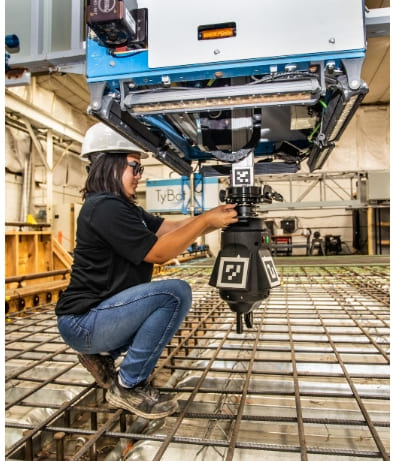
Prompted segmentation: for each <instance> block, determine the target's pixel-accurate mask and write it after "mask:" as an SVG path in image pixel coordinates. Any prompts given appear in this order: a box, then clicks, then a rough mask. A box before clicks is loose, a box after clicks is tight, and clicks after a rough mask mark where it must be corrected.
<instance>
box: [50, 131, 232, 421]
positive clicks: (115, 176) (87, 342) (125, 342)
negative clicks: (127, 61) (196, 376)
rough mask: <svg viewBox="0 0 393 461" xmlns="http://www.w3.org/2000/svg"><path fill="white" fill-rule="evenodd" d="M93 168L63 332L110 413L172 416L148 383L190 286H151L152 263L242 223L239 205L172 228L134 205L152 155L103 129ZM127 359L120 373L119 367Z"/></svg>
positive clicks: (92, 147)
mask: <svg viewBox="0 0 393 461" xmlns="http://www.w3.org/2000/svg"><path fill="white" fill-rule="evenodd" d="M82 154H83V155H85V156H87V157H88V158H89V159H90V161H91V163H90V166H89V172H88V177H87V180H86V184H85V187H84V189H83V200H84V203H83V206H82V208H81V211H80V214H79V217H78V222H77V233H76V247H75V251H74V262H73V266H72V273H71V280H70V283H69V286H68V287H67V289H66V290H65V291H64V292H63V293H62V295H61V297H60V299H59V301H58V303H57V305H56V314H57V316H58V328H59V331H60V333H61V335H62V337H63V339H64V341H65V342H66V343H67V344H68V345H69V346H71V347H72V348H73V349H75V350H76V351H77V352H78V357H79V360H80V362H81V363H82V364H83V365H84V366H85V367H86V368H87V369H88V370H89V371H90V373H91V374H92V375H93V377H94V378H95V380H96V382H97V384H98V385H99V386H102V387H104V388H107V389H108V390H107V392H106V399H107V401H108V403H109V404H110V405H111V406H114V407H117V408H122V409H125V410H128V411H130V412H132V413H135V414H136V415H138V416H142V417H144V418H149V419H155V418H162V417H165V416H168V415H170V414H172V413H174V412H175V411H176V410H177V408H178V405H177V401H176V399H175V398H174V397H173V395H171V394H163V393H160V392H159V391H158V389H155V388H153V387H152V386H151V385H150V384H149V382H148V381H149V379H148V378H149V375H150V374H151V372H152V371H153V369H154V367H155V365H156V363H157V361H158V359H159V357H160V355H161V353H162V351H163V349H164V347H165V346H166V345H167V344H168V343H169V341H170V340H171V338H172V337H173V335H174V334H175V333H176V331H177V330H178V328H179V326H180V324H181V322H182V321H183V319H184V318H185V316H186V314H187V312H188V311H189V309H190V307H191V301H192V299H191V289H190V286H189V285H188V284H187V283H186V282H185V281H183V280H178V279H169V280H160V281H153V282H152V281H151V277H152V272H153V264H154V263H157V264H162V263H164V262H165V261H168V260H169V259H172V258H174V257H176V256H177V255H178V254H179V253H182V252H183V251H185V250H186V248H187V247H189V246H190V245H191V244H192V243H193V242H194V241H195V239H196V238H197V237H198V236H200V235H203V234H205V233H207V232H209V231H212V230H214V229H219V228H224V227H226V226H228V225H229V224H232V223H235V222H236V221H237V213H236V211H235V209H234V205H231V204H227V205H221V206H218V207H216V208H214V209H212V210H209V211H206V212H204V213H203V214H201V215H198V216H194V217H189V218H185V219H182V220H180V221H171V220H167V219H163V218H161V217H158V216H154V215H152V214H150V213H148V212H146V211H145V210H144V209H143V208H141V207H139V206H137V205H136V203H135V192H136V189H137V186H138V181H139V180H140V179H141V176H142V173H143V166H142V164H141V159H143V158H146V157H147V154H146V153H145V152H143V151H142V150H141V149H140V148H139V147H137V146H135V145H134V144H132V143H130V142H129V141H128V140H126V139H125V138H124V137H122V136H120V135H119V134H118V133H116V132H114V131H113V130H111V129H110V128H109V127H107V126H106V125H104V124H102V123H98V124H97V125H94V126H93V127H92V128H90V129H89V130H88V132H87V133H86V137H85V140H84V143H83V146H82ZM123 353H124V358H123V360H122V361H121V364H120V368H119V370H118V373H116V370H115V366H114V361H115V360H116V359H117V358H118V357H120V355H121V354H123Z"/></svg>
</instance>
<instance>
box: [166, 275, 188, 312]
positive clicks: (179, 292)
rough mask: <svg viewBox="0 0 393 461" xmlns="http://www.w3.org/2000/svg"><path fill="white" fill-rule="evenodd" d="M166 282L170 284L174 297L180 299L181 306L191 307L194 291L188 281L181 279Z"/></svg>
mask: <svg viewBox="0 0 393 461" xmlns="http://www.w3.org/2000/svg"><path fill="white" fill-rule="evenodd" d="M166 282H168V284H169V285H168V287H169V289H170V290H171V292H172V293H173V294H174V296H176V297H177V298H179V299H180V301H181V304H184V305H187V306H188V307H190V306H191V302H192V290H191V287H190V285H189V284H188V283H187V282H186V281H184V280H180V279H170V280H167V281H166Z"/></svg>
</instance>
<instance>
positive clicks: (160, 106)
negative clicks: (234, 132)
mask: <svg viewBox="0 0 393 461" xmlns="http://www.w3.org/2000/svg"><path fill="white" fill-rule="evenodd" d="M320 93H321V87H320V85H319V82H318V80H317V79H313V78H311V79H307V80H298V81H291V82H274V83H260V84H256V85H239V86H224V87H217V88H184V87H179V88H176V89H173V88H172V89H168V90H162V89H159V90H157V91H150V92H149V93H144V92H140V93H129V94H128V95H127V96H126V98H125V100H124V105H125V107H126V108H127V109H128V110H129V111H130V112H131V113H134V114H157V113H161V114H162V113H174V112H195V111H205V110H217V109H220V110H221V109H234V108H240V107H260V106H265V105H277V104H280V105H284V104H306V105H313V104H315V103H316V102H317V101H318V99H319V97H320Z"/></svg>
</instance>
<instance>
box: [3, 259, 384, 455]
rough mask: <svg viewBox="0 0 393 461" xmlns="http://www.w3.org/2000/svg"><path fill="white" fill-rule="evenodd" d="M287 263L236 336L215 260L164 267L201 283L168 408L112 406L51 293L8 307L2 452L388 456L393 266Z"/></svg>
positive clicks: (173, 357) (171, 355) (158, 378)
mask: <svg viewBox="0 0 393 461" xmlns="http://www.w3.org/2000/svg"><path fill="white" fill-rule="evenodd" d="M278 269H279V273H280V277H281V280H282V284H281V286H280V287H279V288H276V289H274V290H272V291H271V294H270V296H269V298H268V299H266V300H264V301H263V302H261V305H260V307H259V308H258V309H256V310H255V311H254V326H253V328H251V329H246V330H245V332H244V333H243V334H241V335H239V334H237V333H236V326H235V313H234V312H231V311H230V310H229V308H228V307H227V305H226V304H225V303H224V302H223V301H222V300H221V299H220V298H219V297H218V294H217V291H216V290H215V289H214V288H212V287H209V286H208V285H207V280H208V277H209V275H210V272H211V267H209V266H193V265H190V266H184V267H178V268H175V269H173V270H170V271H169V272H168V273H167V274H163V275H160V276H159V277H158V278H165V277H180V278H183V279H185V280H187V281H188V282H189V283H190V284H191V285H192V289H193V308H192V310H191V311H190V313H189V315H188V316H187V318H186V319H185V321H184V322H183V324H182V325H181V328H180V329H179V331H178V333H177V334H176V335H175V337H174V338H173V340H172V341H171V343H170V344H169V345H168V346H167V348H166V349H165V351H164V353H163V354H162V356H161V358H160V361H159V363H158V364H157V367H156V369H155V371H154V374H153V377H154V383H155V385H157V386H159V387H160V388H161V389H162V390H164V391H168V392H172V393H176V394H177V396H178V400H179V404H180V410H179V412H178V413H177V414H175V415H173V416H172V417H168V418H166V419H165V421H156V422H148V421H146V420H143V419H142V418H136V417H135V416H134V415H131V414H129V413H127V412H124V411H121V410H115V409H112V408H110V407H108V405H107V404H106V403H105V400H104V392H103V390H102V389H99V388H98V387H97V386H96V384H95V383H94V382H93V379H92V377H91V376H90V375H89V373H88V372H87V371H86V370H85V369H84V368H83V367H82V366H81V365H80V364H79V362H78V361H77V357H76V353H75V351H73V350H72V349H71V348H69V347H68V346H67V345H65V344H64V342H63V340H62V339H61V337H60V336H59V333H58V331H57V327H56V318H55V315H54V312H53V306H43V307H41V308H35V309H34V311H26V312H24V313H22V314H19V316H17V315H16V314H15V315H9V316H8V317H7V318H6V328H5V333H6V334H5V343H6V423H5V426H6V459H9V460H17V459H18V460H19V459H21V460H22V459H23V460H38V459H40V460H46V459H47V460H52V459H53V460H54V459H56V461H61V460H67V461H68V460H71V459H72V460H79V459H81V460H104V461H111V460H115V459H124V460H126V461H131V459H132V460H138V459H140V460H142V459H149V460H155V461H158V460H164V461H165V460H171V461H174V460H176V459H187V460H188V459H190V460H194V459H195V460H204V459H209V461H215V460H227V461H230V460H235V461H240V460H248V459H255V457H257V456H262V457H263V459H266V460H270V459H271V460H278V459H290V460H322V459H323V460H326V459H332V460H335V461H336V460H340V459H351V460H356V459H383V460H387V459H389V418H390V416H389V266H387V265H364V266H354V265H352V266H303V267H301V266H281V267H279V268H278ZM121 457H122V458H121Z"/></svg>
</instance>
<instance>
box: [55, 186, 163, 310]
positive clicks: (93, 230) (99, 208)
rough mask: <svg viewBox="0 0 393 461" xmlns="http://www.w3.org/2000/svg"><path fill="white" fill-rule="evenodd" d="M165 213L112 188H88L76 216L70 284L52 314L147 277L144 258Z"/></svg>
mask: <svg viewBox="0 0 393 461" xmlns="http://www.w3.org/2000/svg"><path fill="white" fill-rule="evenodd" d="M162 222H163V218H160V217H158V216H154V215H152V214H150V213H147V212H146V211H144V210H143V209H142V208H141V207H138V206H136V205H134V204H132V203H129V202H127V201H126V200H125V199H123V198H121V197H119V196H117V195H114V194H111V193H94V194H87V196H86V200H85V202H84V204H83V206H82V208H81V211H80V214H79V216H78V223H77V233H76V247H75V251H74V262H73V265H72V273H71V280H70V284H69V285H68V287H67V289H66V290H65V291H64V292H63V293H62V295H61V296H60V299H59V301H58V303H57V305H56V314H57V315H62V314H83V313H85V312H87V311H88V310H89V309H91V308H92V307H95V306H97V305H98V304H99V303H100V302H101V301H103V300H105V299H107V298H109V297H111V296H113V295H114V294H116V293H119V292H120V291H122V290H125V289H126V288H129V287H131V286H135V285H138V284H140V283H145V282H149V281H150V280H151V276H152V272H153V264H150V263H147V262H145V261H143V259H144V257H145V256H146V254H147V253H148V252H149V251H150V249H151V248H152V246H153V245H154V243H155V242H156V240H157V236H156V235H155V233H156V232H157V230H158V229H159V227H160V226H161V224H162Z"/></svg>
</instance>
